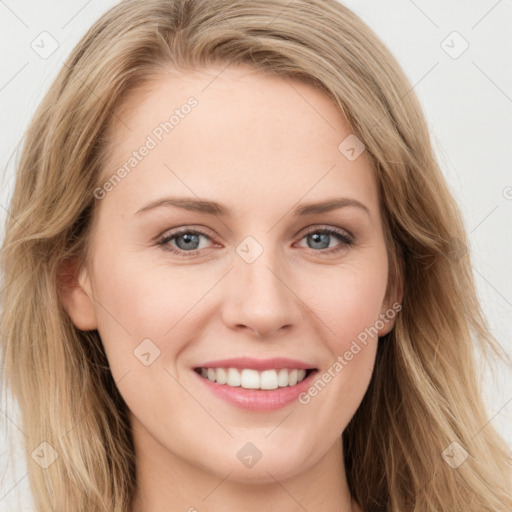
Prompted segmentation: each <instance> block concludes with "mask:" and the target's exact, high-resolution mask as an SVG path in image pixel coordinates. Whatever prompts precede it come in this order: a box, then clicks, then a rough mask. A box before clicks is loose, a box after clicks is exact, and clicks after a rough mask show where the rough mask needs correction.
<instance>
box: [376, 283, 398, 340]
mask: <svg viewBox="0 0 512 512" xmlns="http://www.w3.org/2000/svg"><path fill="white" fill-rule="evenodd" d="M402 299H403V280H402V276H401V275H397V276H396V278H395V279H394V282H389V283H388V288H387V290H386V296H385V297H384V301H383V302H382V309H381V312H380V313H381V314H380V319H382V323H384V327H383V328H382V329H379V338H380V337H382V336H385V335H386V334H388V333H389V332H390V331H391V330H392V329H393V327H394V325H395V318H396V315H397V314H398V312H399V311H400V310H401V309H402V305H401V304H402Z"/></svg>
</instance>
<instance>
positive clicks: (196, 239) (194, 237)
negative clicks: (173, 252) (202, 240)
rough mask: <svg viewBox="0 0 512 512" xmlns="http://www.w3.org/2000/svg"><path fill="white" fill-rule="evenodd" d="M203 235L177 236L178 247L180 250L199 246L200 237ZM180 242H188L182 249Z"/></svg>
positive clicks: (187, 234) (188, 234)
mask: <svg viewBox="0 0 512 512" xmlns="http://www.w3.org/2000/svg"><path fill="white" fill-rule="evenodd" d="M200 236H201V235H194V234H192V233H185V234H183V235H177V236H176V245H177V246H178V248H179V249H190V248H191V244H192V245H194V244H197V245H199V237H200ZM179 240H186V243H185V244H184V245H183V246H181V247H180V245H181V244H180V243H179ZM192 249H197V247H195V246H194V247H192Z"/></svg>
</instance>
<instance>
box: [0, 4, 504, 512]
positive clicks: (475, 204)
mask: <svg viewBox="0 0 512 512" xmlns="http://www.w3.org/2000/svg"><path fill="white" fill-rule="evenodd" d="M116 3H117V2H115V1H99V0H89V1H86V0H72V1H71V0H68V1H66V2H64V1H56V0H52V1H45V2H44V5H43V2H36V1H28V0H25V1H18V2H16V1H14V0H0V62H1V74H0V115H1V126H2V136H1V139H0V165H1V169H2V171H4V170H5V169H6V173H7V174H6V175H7V181H6V182H3V183H2V188H1V189H0V217H1V219H0V220H1V221H2V223H3V221H4V217H5V215H7V209H8V201H9V197H10V195H11V192H12V185H13V181H14V180H13V178H14V158H13V155H14V151H15V149H16V147H17V145H18V143H19V141H20V138H21V136H22V134H23V132H24V130H25V129H26V127H27V124H28V122H29V120H30V118H31V116H32V114H33V112H34V109H35V108H36V106H37V104H38V103H39V101H40V100H41V99H42V96H43V94H44V93H45V91H46V89H47V88H48V87H49V85H50V83H51V82H52V80H53V78H54V77H55V75H56V74H57V72H58V70H59V69H60V67H61V66H62V62H63V61H64V59H65V58H66V56H67V55H68V54H69V53H70V51H71V49H72V48H73V46H74V45H75V44H76V43H77V42H78V40H79V38H80V37H81V36H82V35H83V34H84V33H85V31H86V30H87V29H88V28H89V27H90V26H91V25H92V23H93V22H94V21H95V20H96V19H97V18H98V17H99V16H100V15H101V14H102V13H103V12H104V11H106V10H107V9H108V8H109V7H111V6H112V5H114V4H116ZM343 3H345V4H346V5H347V6H348V7H350V8H351V9H353V10H354V11H355V12H356V13H357V14H358V15H359V16H361V18H362V19H363V20H364V21H365V22H366V23H368V25H370V27H372V28H373V30H375V32H376V33H377V34H378V35H379V36H380V37H381V38H382V40H383V41H384V43H385V44H386V45H387V46H388V47H389V48H390V50H391V51H392V52H393V53H394V55H395V56H396V57H397V59H398V60H399V62H400V64H401V65H402V66H403V68H404V70H405V72H406V74H407V76H408V77H409V79H410V81H411V84H412V85H413V86H414V91H415V92H416V94H417V95H418V96H419V99H420V101H421V103H422V105H423V108H424V111H425V113H426V116H427V119H428V122H429V126H430V129H431V134H432V138H433V143H434V147H435V148H436V152H437V155H438V158H439V161H440V164H441V168H442V169H443V172H444V174H445V176H446V178H447V180H448V182H449V184H450V187H451V189H452V192H453V193H454V195H455V197H456V198H457V200H458V202H459V204H460V206H461V208H462V210H463V213H464V217H465V221H466V226H467V229H468V232H469V233H470V238H471V247H470V254H471V258H472V263H473V269H474V274H475V280H476V283H477V286H478V291H479V295H480V298H481V301H482V304H483V307H484V310H485V312H486V314H487V317H488V319H489V325H490V327H491V329H492V332H493V334H494V335H495V336H496V338H497V339H498V341H499V342H500V344H501V345H502V346H503V348H505V349H506V350H507V351H508V352H509V353H511V354H512V341H511V338H512V326H511V324H512V279H511V274H512V271H511V262H512V242H511V235H512V172H511V167H510V162H511V160H512V158H511V157H512V138H511V134H512V65H511V64H512V62H511V60H512V59H511V55H512V38H510V30H511V28H512V24H511V21H512V1H511V0H499V1H496V0H479V1H476V0H470V1H468V0H465V1H463V0H456V1H455V0H452V1H450V2H446V1H441V0H435V1H434V0H433V1H426V0H416V1H412V0H387V1H385V2H384V1H381V0H363V1H355V0H349V1H345V2H343ZM466 46H467V48H466ZM463 50H464V51H463ZM1 234H2V237H3V227H2V231H1ZM498 370H499V371H498V373H497V378H496V379H495V380H493V379H492V377H491V374H490V372H487V373H486V384H485V393H486V397H487V403H488V408H489V413H490V416H491V418H492V419H491V422H492V424H493V425H494V426H495V427H496V428H497V429H498V430H499V431H500V432H501V433H502V434H503V435H504V436H505V438H506V439H507V441H508V442H509V443H510V444H511V445H512V377H511V375H510V374H509V372H508V371H507V370H506V369H505V368H504V367H502V366H499V367H498ZM4 411H5V407H4V404H2V406H1V408H0V439H1V443H2V444H0V450H1V451H0V511H12V510H23V511H29V510H33V509H32V506H31V504H32V501H31V498H30V496H29V490H28V473H27V467H26V465H25V463H24V461H23V460H22V459H21V451H20V452H19V453H18V456H17V457H15V459H14V462H15V468H14V469H15V471H14V473H13V471H12V468H11V466H8V462H9V460H8V456H7V452H6V451H5V425H6V423H9V424H10V426H11V428H10V432H11V431H14V433H17V434H18V435H19V439H21V438H22V437H23V434H22V433H21V431H20V430H19V429H18V428H17V427H16V419H17V418H16V417H13V416H12V414H11V415H10V416H9V418H7V416H6V415H5V413H4ZM482 428H485V426H484V425H482ZM33 466H34V467H31V468H30V470H40V468H39V467H38V466H35V465H33ZM18 500H19V501H20V502H21V505H19V504H18Z"/></svg>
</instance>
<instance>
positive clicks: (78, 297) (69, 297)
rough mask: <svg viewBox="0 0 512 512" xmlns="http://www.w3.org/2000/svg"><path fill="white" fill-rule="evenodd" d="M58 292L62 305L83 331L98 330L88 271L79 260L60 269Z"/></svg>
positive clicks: (76, 325)
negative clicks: (80, 264)
mask: <svg viewBox="0 0 512 512" xmlns="http://www.w3.org/2000/svg"><path fill="white" fill-rule="evenodd" d="M57 279H58V291H59V297H60V300H61V302H62V305H63V307H64V309H65V310H66V312H67V313H68V315H69V316H70V318H71V321H72V322H73V324H74V325H75V327H77V328H78V329H80V330H82V331H91V330H94V329H97V327H98V322H97V319H96V311H95V309H94V299H93V298H92V288H91V281H90V278H89V274H88V272H87V269H86V268H85V267H83V266H79V262H78V259H73V260H68V261H66V262H64V263H63V264H62V265H61V267H60V268H59V272H58V276H57Z"/></svg>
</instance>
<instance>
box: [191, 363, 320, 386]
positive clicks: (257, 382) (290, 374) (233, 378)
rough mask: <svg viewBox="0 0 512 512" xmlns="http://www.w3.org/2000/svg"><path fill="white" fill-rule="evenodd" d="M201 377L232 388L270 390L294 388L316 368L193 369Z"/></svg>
mask: <svg viewBox="0 0 512 512" xmlns="http://www.w3.org/2000/svg"><path fill="white" fill-rule="evenodd" d="M194 371H195V372H196V373H198V374H199V375H201V377H203V378H205V379H208V380H210V381H212V382H216V383H217V384H221V385H226V386H229V387H234V388H244V389H261V390H271V389H278V388H286V387H291V386H295V385H296V384H298V383H299V382H302V381H303V380H304V379H305V378H306V377H308V376H309V375H310V374H311V373H312V372H315V371H316V368H309V369H307V370H305V369H294V368H279V369H270V370H263V371H258V370H254V369H251V368H243V369H241V368H240V369H239V368H194Z"/></svg>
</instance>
